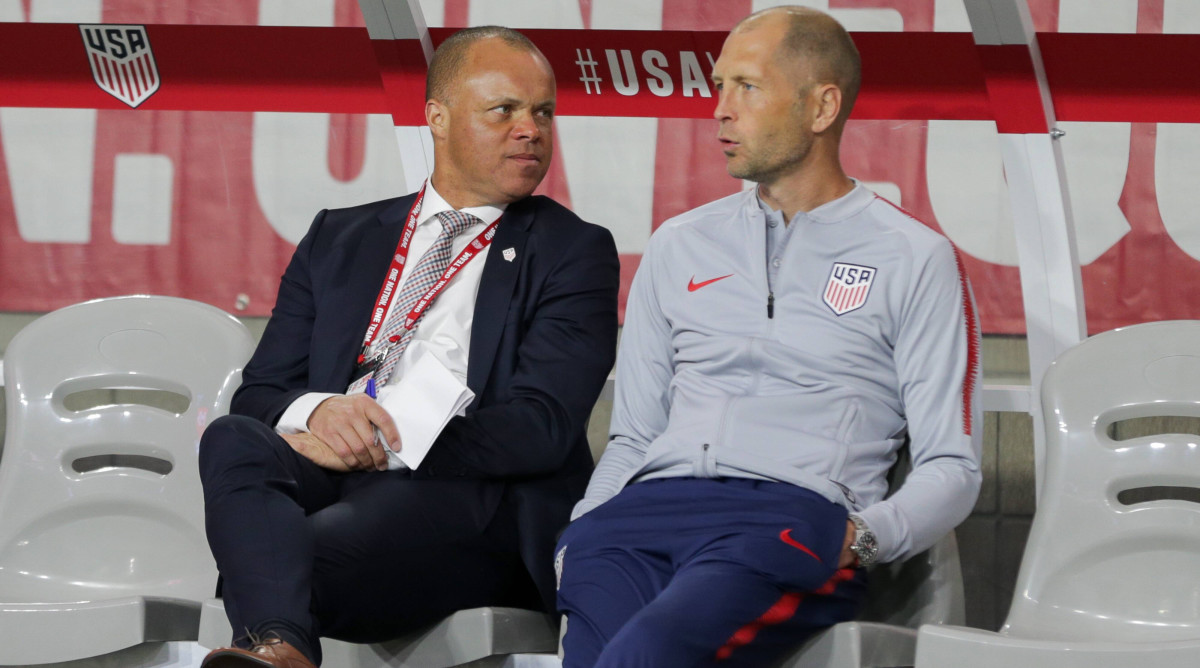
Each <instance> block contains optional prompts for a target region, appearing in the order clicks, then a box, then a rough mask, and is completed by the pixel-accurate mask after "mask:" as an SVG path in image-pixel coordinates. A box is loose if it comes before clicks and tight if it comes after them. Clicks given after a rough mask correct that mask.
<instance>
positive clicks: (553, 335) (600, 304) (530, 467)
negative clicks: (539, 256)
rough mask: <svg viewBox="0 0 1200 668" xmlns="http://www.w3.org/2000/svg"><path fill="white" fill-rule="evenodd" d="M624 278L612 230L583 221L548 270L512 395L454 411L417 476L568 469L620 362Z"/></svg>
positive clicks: (519, 473)
mask: <svg viewBox="0 0 1200 668" xmlns="http://www.w3.org/2000/svg"><path fill="white" fill-rule="evenodd" d="M619 286H620V263H619V260H618V259H617V249H616V244H615V243H614V242H613V238H612V234H611V233H610V232H609V231H608V230H606V229H604V228H602V227H598V226H593V225H588V226H586V227H584V228H583V231H582V232H581V233H580V234H579V235H578V236H577V237H576V238H575V239H574V240H573V241H572V242H571V243H570V244H569V246H567V247H566V248H564V250H563V251H562V252H561V253H560V254H559V259H558V261H557V262H556V263H555V266H554V268H553V269H552V270H551V271H550V272H549V273H548V274H547V278H546V279H545V283H544V285H543V287H542V289H541V291H540V292H539V296H538V302H537V305H536V308H535V310H534V316H533V318H532V321H531V322H530V323H529V325H528V327H527V329H526V331H525V333H524V336H523V337H522V340H521V343H520V345H519V346H518V348H517V360H516V370H515V372H514V373H513V376H512V379H511V382H510V383H509V385H508V387H507V388H506V392H505V395H506V396H507V400H506V401H503V402H500V403H497V404H492V405H487V406H483V407H481V408H479V409H477V410H474V411H471V412H470V413H468V414H467V415H465V416H460V417H455V418H453V419H452V420H450V422H449V423H448V424H447V425H446V427H445V428H444V429H443V430H442V433H441V434H440V435H439V436H438V438H437V440H436V441H435V442H434V445H433V447H432V448H431V449H430V451H429V454H428V455H427V456H426V458H425V461H424V462H422V464H421V466H420V467H418V468H417V470H416V471H415V472H414V476H416V477H418V478H429V477H459V478H477V479H478V478H510V477H519V476H534V475H543V474H546V473H550V472H553V471H556V470H559V469H561V468H562V467H563V465H564V463H565V462H566V461H567V458H568V456H569V455H570V453H571V449H572V447H573V446H574V445H575V444H576V443H577V441H578V439H579V438H580V434H582V433H584V431H585V429H586V425H587V420H588V417H589V416H590V415H591V412H592V409H593V408H594V407H595V404H596V399H597V398H598V397H599V396H600V390H601V389H603V387H604V382H605V380H606V379H607V377H608V372H609V371H610V370H611V369H612V365H613V359H614V357H615V355H616V347H617V291H618V289H619Z"/></svg>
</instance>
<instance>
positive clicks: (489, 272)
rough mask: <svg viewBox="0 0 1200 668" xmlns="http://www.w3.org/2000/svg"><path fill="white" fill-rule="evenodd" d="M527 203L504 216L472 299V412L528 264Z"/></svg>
mask: <svg viewBox="0 0 1200 668" xmlns="http://www.w3.org/2000/svg"><path fill="white" fill-rule="evenodd" d="M529 202H531V200H529V199H525V200H521V201H520V202H514V203H513V204H512V205H510V206H509V207H508V209H507V210H506V211H505V212H504V216H503V217H501V219H500V225H499V226H497V228H496V237H495V238H494V239H492V245H491V249H490V250H489V251H488V254H487V259H486V260H485V261H484V265H483V276H482V277H481V278H480V279H479V293H478V296H477V297H476V298H475V315H474V320H473V321H472V323H471V351H470V355H469V357H468V360H467V387H469V388H471V391H472V392H474V393H475V400H474V401H473V402H471V408H474V407H475V406H476V405H478V403H479V399H480V397H481V396H483V388H484V387H485V386H486V385H487V380H488V374H490V373H491V370H492V363H493V362H494V361H495V359H496V348H497V346H498V345H499V344H500V335H501V334H503V332H504V324H505V319H506V318H507V316H508V308H509V305H510V304H511V303H512V298H513V288H514V286H515V285H516V284H517V277H518V276H519V275H520V273H521V267H523V266H524V265H525V263H526V262H527V261H528V258H527V257H526V253H525V252H524V251H525V242H526V240H528V238H529V226H530V225H531V224H532V222H533V208H532V207H531V206H529V205H528V203H529ZM506 250H507V251H510V253H509V255H510V256H511V255H512V253H515V254H516V255H515V257H514V258H513V259H512V260H506V259H505V258H504V255H505V251H506Z"/></svg>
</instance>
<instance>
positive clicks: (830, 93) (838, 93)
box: [811, 84, 842, 134]
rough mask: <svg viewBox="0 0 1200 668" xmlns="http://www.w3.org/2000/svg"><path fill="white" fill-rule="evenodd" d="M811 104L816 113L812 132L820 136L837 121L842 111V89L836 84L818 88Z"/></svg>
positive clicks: (814, 92) (813, 93)
mask: <svg viewBox="0 0 1200 668" xmlns="http://www.w3.org/2000/svg"><path fill="white" fill-rule="evenodd" d="M811 102H812V103H813V106H814V108H815V111H816V115H815V117H814V118H813V124H812V131H813V132H814V133H817V134H820V133H822V132H824V131H826V130H828V129H829V128H830V126H832V125H833V124H834V122H836V121H837V118H838V114H840V113H841V111H842V89H840V88H838V87H837V86H835V85H834V84H823V85H820V86H817V87H816V89H815V90H813V92H812V100H811Z"/></svg>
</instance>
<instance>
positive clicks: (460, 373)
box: [275, 181, 504, 434]
mask: <svg viewBox="0 0 1200 668" xmlns="http://www.w3.org/2000/svg"><path fill="white" fill-rule="evenodd" d="M453 210H454V207H452V206H450V204H448V203H447V202H446V200H444V199H442V196H441V195H439V194H438V192H437V190H435V189H434V187H433V182H432V181H430V182H428V184H427V185H426V187H425V202H424V204H422V206H421V214H420V216H418V217H417V229H416V231H415V232H413V238H412V242H411V244H410V246H409V250H408V257H409V258H411V259H412V260H413V261H411V262H406V263H405V264H404V270H403V271H402V272H401V274H400V284H399V285H397V286H396V290H395V292H396V294H399V293H400V288H401V287H402V286H403V285H404V282H405V281H407V280H408V277H409V274H411V273H412V271H411V270H412V268H413V267H415V266H416V265H417V264H418V262H417V259H419V258H420V257H421V256H422V255H424V254H425V251H427V250H429V247H430V246H432V245H433V242H434V241H436V240H437V238H438V235H439V234H441V232H442V226H441V224H440V223H439V222H438V221H437V220H436V219H435V218H434V216H436V215H437V214H439V213H441V212H443V211H453ZM461 211H462V213H469V214H471V215H472V216H475V217H476V218H478V219H479V220H480V221H481V222H478V223H475V224H474V225H472V226H471V227H469V228H467V230H466V231H465V232H463V233H462V234H460V235H458V236H457V237H456V238H455V239H454V243H453V245H452V246H451V255H450V257H451V258H455V257H458V254H459V253H461V252H462V251H463V249H464V248H466V247H467V244H469V243H471V241H472V240H474V239H475V237H476V236H478V235H479V233H480V232H482V231H483V230H484V228H486V227H487V226H488V225H490V224H491V223H492V222H493V221H495V220H496V219H498V218H499V217H500V215H501V214H502V213H504V207H495V206H478V207H468V208H465V209H461ZM405 218H407V215H406V216H405ZM402 222H403V221H402ZM490 250H491V245H489V246H487V247H486V248H484V249H483V251H482V252H481V253H479V255H476V256H475V258H474V259H472V260H471V261H470V262H468V263H467V266H465V267H463V268H462V269H461V270H459V272H458V273H457V274H455V276H454V278H452V279H450V282H449V283H448V284H446V287H445V288H444V289H443V290H442V292H441V294H439V295H438V297H437V299H436V300H434V302H433V304H432V305H431V306H430V307H429V308H428V309H427V310H426V311H425V317H424V318H422V319H421V322H420V323H419V324H418V325H417V331H416V332H414V333H413V337H412V340H411V341H409V344H408V347H407V348H405V349H404V352H403V353H401V355H400V359H399V360H398V361H397V363H396V369H395V370H394V371H393V372H392V374H393V375H394V376H395V377H397V378H399V377H401V376H402V375H403V374H404V372H405V370H406V369H407V368H408V367H409V366H410V365H411V360H412V359H413V358H414V356H416V352H415V351H416V350H418V349H424V350H425V351H427V352H429V353H431V354H432V355H433V356H434V357H436V358H437V360H438V361H439V362H441V363H442V365H443V366H445V367H446V368H447V369H448V370H449V371H450V372H451V373H453V374H454V375H455V377H456V378H458V380H459V381H460V382H461V383H462V384H463V385H464V386H465V385H466V383H467V358H468V353H469V352H470V347H471V323H472V321H473V320H474V317H475V296H476V295H477V294H478V293H479V279H480V278H481V277H482V276H483V265H484V264H485V263H486V262H487V254H488V251H490ZM383 279H384V274H380V276H379V284H380V286H382V285H383ZM393 308H397V302H396V301H393V302H392V303H391V304H390V305H389V306H388V313H387V315H385V316H384V322H385V323H386V322H387V319H388V318H389V317H391V313H392V309H393ZM362 335H366V331H365V330H364V331H363V332H362ZM379 339H382V337H379ZM335 396H338V395H336V394H330V393H325V392H309V393H307V394H304V395H301V396H300V397H299V398H297V399H296V400H295V401H293V402H292V404H291V405H290V406H288V407H287V410H285V411H284V412H283V415H282V416H280V418H279V422H278V424H276V425H275V431H276V432H277V433H280V434H297V433H300V432H305V431H308V418H309V417H310V416H311V415H312V412H313V411H314V410H316V408H317V405H318V404H320V403H321V402H322V401H325V400H326V399H328V398H329V397H335Z"/></svg>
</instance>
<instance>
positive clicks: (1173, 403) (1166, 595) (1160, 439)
mask: <svg viewBox="0 0 1200 668" xmlns="http://www.w3.org/2000/svg"><path fill="white" fill-rule="evenodd" d="M1042 406H1043V410H1044V413H1045V416H1046V475H1045V482H1044V486H1043V489H1042V501H1041V504H1040V506H1039V507H1038V510H1037V513H1036V514H1035V515H1034V519H1033V526H1032V527H1031V530H1030V534H1029V542H1028V544H1027V546H1026V548H1025V556H1024V558H1023V560H1022V562H1021V571H1020V574H1019V575H1018V576H1017V587H1016V593H1015V594H1014V596H1013V603H1012V608H1011V609H1010V610H1009V613H1008V619H1007V620H1006V621H1005V624H1004V627H1003V628H1002V629H1001V630H1000V631H999V632H998V633H990V632H985V631H979V630H974V629H966V628H947V627H942V628H935V627H923V628H922V629H921V632H920V636H919V639H918V643H917V663H916V665H917V666H920V667H927V668H932V667H942V666H945V667H949V666H954V667H955V668H957V667H959V666H971V667H972V668H993V667H994V668H1000V667H1001V666H1003V667H1008V666H1020V667H1021V668H1040V667H1042V666H1047V667H1049V666H1054V667H1055V668H1082V667H1084V666H1087V667H1088V668H1109V667H1114V668H1115V667H1117V666H1120V667H1122V668H1125V667H1128V666H1139V665H1140V666H1154V668H1177V667H1178V668H1182V667H1184V666H1187V667H1190V668H1194V667H1195V666H1198V665H1200V503H1197V502H1196V501H1197V500H1200V489H1198V488H1200V439H1198V438H1197V436H1196V435H1193V434H1155V435H1152V436H1145V437H1138V438H1129V439H1125V440H1115V439H1114V438H1113V436H1112V431H1110V428H1111V426H1112V425H1113V424H1114V423H1116V422H1120V421H1123V420H1129V419H1133V418H1151V417H1159V416H1185V417H1190V418H1197V417H1200V321H1175V322H1157V323H1147V324H1142V325H1136V326H1133V327H1127V328H1124V329H1118V330H1114V331H1111V332H1106V333H1104V334H1100V335H1097V336H1095V337H1092V338H1090V339H1088V340H1086V341H1084V342H1083V343H1080V344H1079V345H1077V346H1075V347H1074V348H1072V349H1071V350H1068V351H1067V352H1066V353H1064V354H1063V355H1062V356H1061V357H1060V358H1059V359H1058V360H1057V361H1056V362H1055V363H1054V364H1053V365H1052V366H1051V368H1050V370H1049V372H1048V373H1047V374H1046V377H1045V379H1044V381H1043V383H1042ZM1131 490H1136V491H1133V492H1131ZM1147 499H1151V500H1147ZM1155 499H1156V500H1155Z"/></svg>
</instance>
